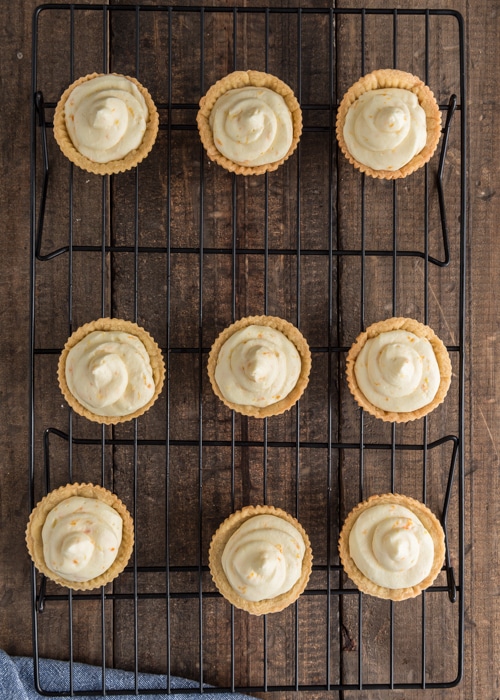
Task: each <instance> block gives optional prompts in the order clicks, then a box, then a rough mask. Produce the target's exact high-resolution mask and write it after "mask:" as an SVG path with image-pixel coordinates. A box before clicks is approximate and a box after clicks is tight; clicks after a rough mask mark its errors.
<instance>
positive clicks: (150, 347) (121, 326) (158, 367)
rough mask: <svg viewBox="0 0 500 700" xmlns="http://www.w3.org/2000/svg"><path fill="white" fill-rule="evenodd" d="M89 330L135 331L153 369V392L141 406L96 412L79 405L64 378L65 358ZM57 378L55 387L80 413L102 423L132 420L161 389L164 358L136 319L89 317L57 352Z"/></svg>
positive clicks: (134, 333)
mask: <svg viewBox="0 0 500 700" xmlns="http://www.w3.org/2000/svg"><path fill="white" fill-rule="evenodd" d="M93 331H123V332H124V333H129V334H130V335H135V336H136V337H137V338H139V340H140V341H141V342H142V344H143V345H144V347H145V348H146V350H147V353H148V355H149V360H150V362H151V368H152V370H153V379H154V383H155V393H154V394H153V396H152V397H151V399H150V400H149V401H148V402H147V403H146V404H145V405H144V406H142V407H141V408H138V409H137V411H134V412H133V413H128V414H127V415H124V416H100V415H98V414H97V413H92V412H91V411H89V409H88V408H86V406H83V405H82V404H81V403H80V402H79V401H78V400H77V399H76V398H75V396H73V394H72V393H71V391H70V389H69V387H68V384H67V382H66V358H67V356H68V353H69V351H70V350H71V348H72V347H74V346H75V345H76V344H77V343H79V342H80V341H81V340H83V338H85V336H87V335H88V334H89V333H92V332H93ZM57 379H58V381H59V388H60V389H61V391H62V393H63V396H64V398H65V399H66V401H67V402H68V404H69V405H70V406H71V408H72V409H73V410H74V411H75V413H78V414H79V415H80V416H84V417H85V418H88V419H89V420H91V421H94V422H96V423H105V424H106V425H112V424H116V423H124V422H125V421H128V420H132V418H137V417H138V416H142V414H143V413H146V411H148V410H149V409H150V408H151V406H152V405H153V404H154V402H155V401H156V399H157V398H158V396H159V395H160V393H161V390H162V388H163V383H164V381H165V362H164V360H163V355H162V352H161V350H160V348H159V346H158V344H157V343H156V341H155V340H154V339H153V338H152V337H151V335H150V334H149V333H148V332H147V331H146V330H144V328H141V326H138V325H137V323H133V322H132V321H124V320H122V319H119V318H99V319H97V321H91V322H90V323H86V324H84V325H83V326H80V327H79V328H77V330H76V331H75V332H74V333H73V334H72V335H71V336H70V337H69V338H68V340H67V341H66V344H65V346H64V348H63V351H62V353H61V355H60V356H59V363H58V366H57Z"/></svg>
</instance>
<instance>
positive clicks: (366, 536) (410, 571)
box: [349, 503, 434, 589]
mask: <svg viewBox="0 0 500 700" xmlns="http://www.w3.org/2000/svg"><path fill="white" fill-rule="evenodd" d="M349 551H350V555H351V557H352V559H353V560H354V562H355V564H356V566H357V567H358V569H359V570H360V571H361V572H362V573H363V574H364V575H365V576H366V577H367V578H368V579H370V581H373V582H374V583H376V584H377V585H379V586H383V587H385V588H391V589H399V588H408V587H410V586H415V585H417V584H418V583H421V582H422V581H423V580H424V579H425V578H426V577H427V576H428V575H429V573H430V571H431V569H432V566H433V563H434V542H433V539H432V536H431V535H430V534H429V532H428V531H427V530H426V529H425V527H424V526H423V524H422V522H421V521H420V519H419V518H418V517H417V516H416V515H415V513H413V512H412V511H411V510H409V508H406V507H404V506H401V505H398V504H391V503H385V504H380V505H374V506H372V507H370V508H367V509H366V510H364V511H363V512H361V513H360V514H359V516H358V518H357V519H356V521H355V523H354V525H353V526H352V529H351V532H350V535H349Z"/></svg>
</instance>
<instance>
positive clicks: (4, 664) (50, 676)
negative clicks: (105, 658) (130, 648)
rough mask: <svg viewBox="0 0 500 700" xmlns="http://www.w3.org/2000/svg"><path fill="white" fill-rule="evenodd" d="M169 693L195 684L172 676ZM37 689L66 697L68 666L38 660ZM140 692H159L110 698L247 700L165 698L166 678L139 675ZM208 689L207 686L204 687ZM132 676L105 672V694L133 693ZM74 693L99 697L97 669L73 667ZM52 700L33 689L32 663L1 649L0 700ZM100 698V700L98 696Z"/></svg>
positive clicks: (191, 698) (214, 695) (191, 696)
mask: <svg viewBox="0 0 500 700" xmlns="http://www.w3.org/2000/svg"><path fill="white" fill-rule="evenodd" d="M170 684H171V689H172V690H174V689H179V688H184V689H189V688H193V689H197V688H198V687H199V685H198V683H197V682H196V681H189V680H186V679H185V678H177V677H174V676H171V678H170ZM40 687H41V688H42V689H43V691H44V693H57V692H61V691H63V692H65V693H66V694H68V695H69V692H68V691H69V664H68V663H67V662H65V661H53V660H51V659H41V660H40ZM138 687H139V690H150V689H151V690H154V689H158V691H159V692H158V693H154V694H151V695H149V694H147V695H144V694H142V695H132V696H131V695H112V696H111V697H113V698H114V700H130V698H131V697H139V698H148V699H149V700H160V698H173V697H178V698H179V700H181V699H183V700H200V697H205V698H207V700H209V698H211V699H213V700H249V697H250V696H248V695H241V694H238V693H234V694H233V693H228V692H210V693H207V694H203V695H201V694H200V693H199V692H193V693H189V692H188V693H186V692H184V693H176V694H175V695H174V694H171V695H168V694H167V693H166V692H165V687H166V677H165V676H160V675H154V674H149V673H140V674H138ZM207 687H209V686H207ZM134 688H135V674H134V673H131V672H129V671H119V670H116V669H107V670H106V690H107V691H109V690H128V691H130V690H133V689H134ZM73 689H74V691H77V690H80V691H82V690H86V691H92V690H96V691H99V692H100V693H102V669H101V667H100V666H89V665H87V664H81V663H74V664H73ZM42 697H43V698H51V697H52V698H53V700H54V698H55V697H56V696H49V695H40V694H39V693H37V691H36V690H35V688H34V680H33V659H32V658H28V657H24V656H9V655H8V654H6V653H5V652H4V651H2V650H1V649H0V698H1V700H38V699H39V698H42ZM77 697H79V698H80V700H95V697H96V696H89V695H85V696H82V695H79V696H77ZM98 697H99V696H98Z"/></svg>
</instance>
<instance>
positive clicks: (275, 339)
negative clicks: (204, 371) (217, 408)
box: [208, 316, 311, 418]
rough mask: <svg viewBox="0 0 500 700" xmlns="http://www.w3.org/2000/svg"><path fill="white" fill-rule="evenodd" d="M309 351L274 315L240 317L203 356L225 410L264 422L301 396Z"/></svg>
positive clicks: (292, 329) (308, 368)
mask: <svg viewBox="0 0 500 700" xmlns="http://www.w3.org/2000/svg"><path fill="white" fill-rule="evenodd" d="M310 371H311V352H310V350H309V346H308V344H307V341H306V339H305V338H304V336H303V335H302V333H301V332H300V331H299V330H298V329H297V328H296V327H295V326H293V325H292V324H291V323H289V322H288V321H285V320H284V319H282V318H278V317H276V316H246V317H245V318H242V319H240V320H239V321H236V323H233V324H232V325H231V326H229V327H228V328H226V329H224V330H223V331H222V332H221V333H220V335H219V336H218V338H217V339H216V340H215V342H214V344H213V345H212V348H211V350H210V354H209V357H208V376H209V379H210V383H211V385H212V389H213V390H214V392H215V394H216V395H217V396H218V397H219V399H220V400H221V401H222V402H223V403H224V404H225V405H226V406H227V407H228V408H231V409H232V410H234V411H237V412H238V413H242V414H243V415H245V416H254V417H255V418H266V417H268V416H276V415H279V414H280V413H284V412H285V411H287V410H289V409H290V408H291V407H292V406H293V405H294V404H295V403H296V402H297V401H298V400H299V398H300V397H301V396H302V394H303V392H304V390H305V388H306V386H307V384H308V381H309V373H310Z"/></svg>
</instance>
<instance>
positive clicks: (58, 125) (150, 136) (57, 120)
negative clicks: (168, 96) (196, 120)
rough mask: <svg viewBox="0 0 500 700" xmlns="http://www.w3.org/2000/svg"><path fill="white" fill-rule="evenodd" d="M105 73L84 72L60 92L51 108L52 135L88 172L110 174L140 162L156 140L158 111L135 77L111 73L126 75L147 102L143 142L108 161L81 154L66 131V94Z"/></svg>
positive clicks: (67, 153)
mask: <svg viewBox="0 0 500 700" xmlns="http://www.w3.org/2000/svg"><path fill="white" fill-rule="evenodd" d="M101 75H105V74H104V73H90V74H89V75H85V76H83V77H81V78H79V79H78V80H75V82H73V83H72V84H71V85H70V86H69V87H68V88H66V90H65V91H64V92H63V94H62V95H61V98H60V99H59V102H58V103H57V105H56V109H55V112H54V138H55V140H56V141H57V143H58V145H59V148H60V149H61V151H62V152H63V153H64V155H65V156H66V157H67V158H68V159H69V160H70V161H71V162H72V163H74V164H75V165H77V166H78V167H79V168H82V169H83V170H86V171H87V172H89V173H94V174H96V175H112V174H114V173H122V172H125V171H126V170H130V169H131V168H133V167H135V166H136V165H137V164H138V163H140V162H141V161H142V160H144V158H146V156H147V155H148V154H149V152H150V151H151V149H152V148H153V145H154V143H155V141H156V137H157V134H158V128H159V123H160V118H159V115H158V110H157V109H156V106H155V103H154V102H153V98H152V97H151V95H150V94H149V91H148V90H147V89H146V88H145V87H144V86H143V85H141V83H140V82H139V81H138V80H137V79H136V78H132V77H131V76H128V75H126V76H125V75H123V76H122V75H119V74H118V73H113V74H112V75H119V77H121V78H126V79H127V80H130V81H131V82H132V83H134V85H135V86H136V87H137V88H138V90H139V92H140V93H141V94H142V96H143V97H144V100H145V102H146V106H147V109H148V119H147V122H146V131H145V133H144V136H143V138H142V142H141V144H140V146H139V148H136V149H134V150H132V151H130V152H129V153H127V155H126V156H125V157H124V158H120V159H119V160H111V161H109V162H108V163H96V162H95V161H93V160H90V158H87V157H86V156H84V155H82V154H81V153H80V151H79V150H78V149H77V148H75V146H74V145H73V141H72V140H71V138H70V135H69V134H68V130H67V128H66V121H65V111H64V110H65V105H66V101H67V100H68V98H69V96H70V95H71V93H72V92H73V90H74V89H75V88H76V87H77V86H78V85H81V84H82V83H85V82H87V81H88V80H92V79H93V78H98V77H99V76H101Z"/></svg>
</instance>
